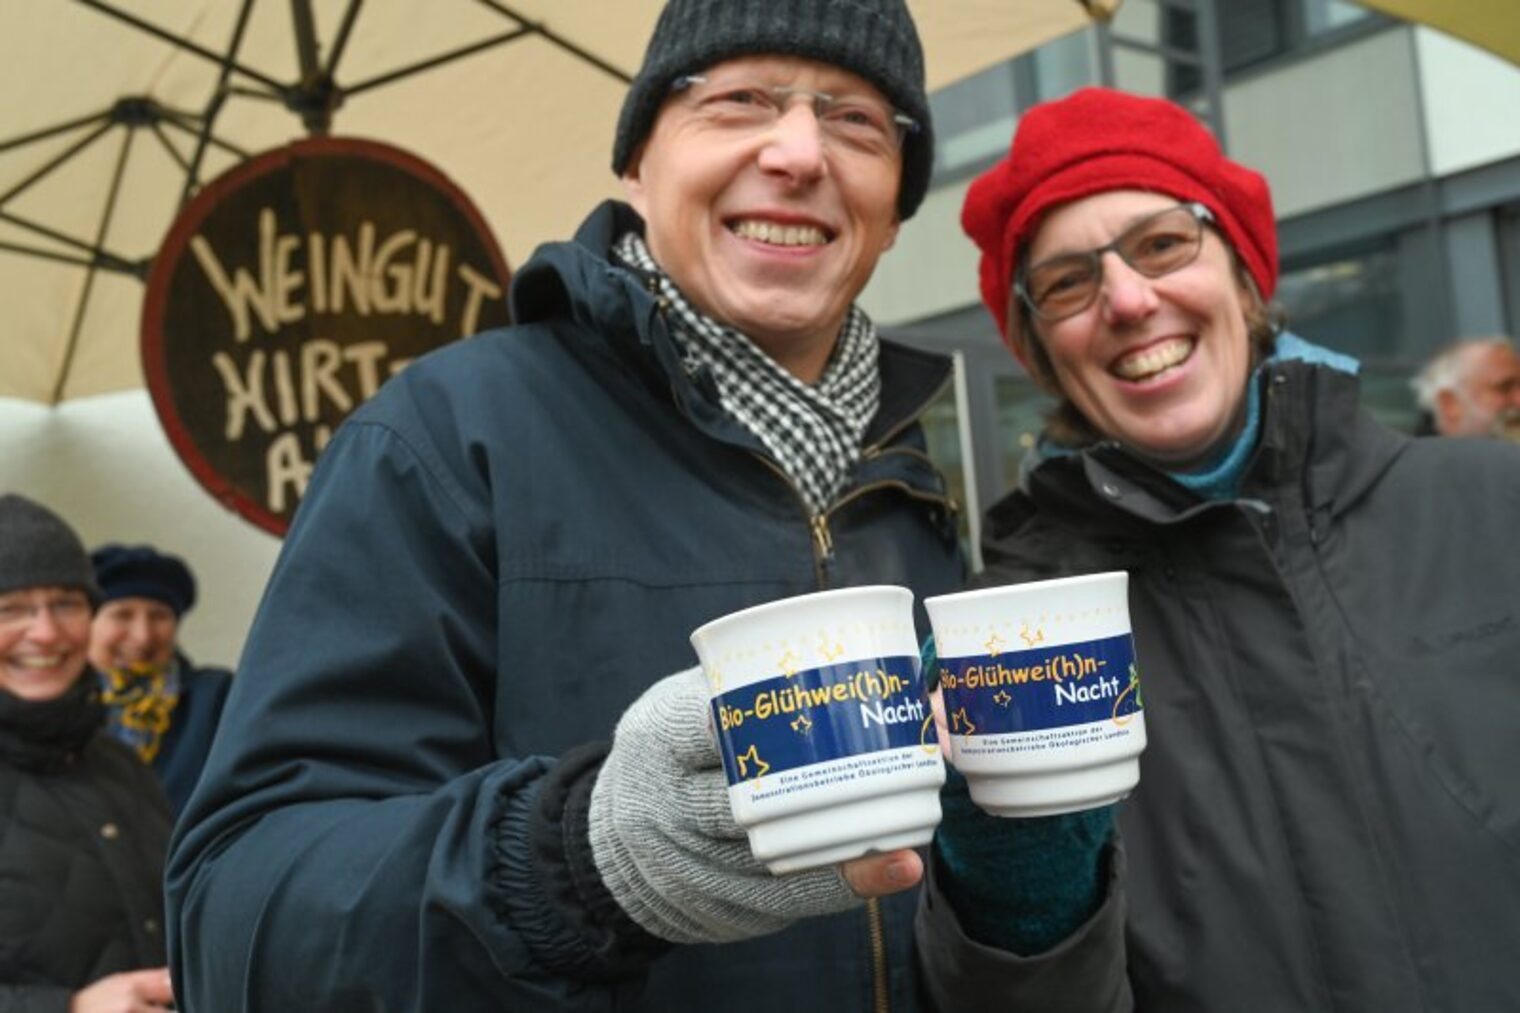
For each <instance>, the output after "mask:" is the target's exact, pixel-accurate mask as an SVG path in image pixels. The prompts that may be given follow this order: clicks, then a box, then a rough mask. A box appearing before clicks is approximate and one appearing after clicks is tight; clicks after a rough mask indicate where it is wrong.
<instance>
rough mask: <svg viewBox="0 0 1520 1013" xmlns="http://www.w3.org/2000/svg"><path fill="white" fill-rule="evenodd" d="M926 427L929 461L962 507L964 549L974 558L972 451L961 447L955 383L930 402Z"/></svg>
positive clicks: (961, 524)
mask: <svg viewBox="0 0 1520 1013" xmlns="http://www.w3.org/2000/svg"><path fill="white" fill-rule="evenodd" d="M920 422H921V423H922V425H923V427H924V441H925V443H926V444H927V446H928V448H929V459H930V460H932V461H933V462H934V465H935V467H937V468H939V470H940V471H941V472H943V473H944V476H945V486H946V488H947V489H948V491H949V493H950V496H951V497H952V498H953V499H954V500H955V502H956V504H957V505H958V506H959V507H960V514H959V516H958V518H957V523H958V527H959V530H960V538H961V549H962V550H963V551H964V552H965V553H966V558H967V559H971V558H973V557H972V555H971V526H970V525H971V512H972V510H974V509H976V507H975V506H974V505H972V506H970V507H969V508H968V503H969V500H968V499H967V496H966V465H965V461H966V453H967V451H968V450H969V449H970V448H967V447H963V446H962V445H961V427H960V413H959V410H958V409H957V407H956V397H955V384H953V383H951V384H946V385H945V389H944V390H942V391H940V393H939V396H938V397H936V398H935V399H934V401H933V402H931V403H930V405H929V407H928V408H927V409H925V411H924V414H923V415H922V417H921V418H920Z"/></svg>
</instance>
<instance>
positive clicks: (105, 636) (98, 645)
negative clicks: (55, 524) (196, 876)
mask: <svg viewBox="0 0 1520 1013" xmlns="http://www.w3.org/2000/svg"><path fill="white" fill-rule="evenodd" d="M90 561H91V562H92V563H93V564H94V567H95V583H96V584H97V585H99V587H100V594H101V606H100V609H99V611H97V612H96V613H95V620H94V622H93V623H91V625H90V663H91V664H92V665H94V666H95V668H96V670H97V671H99V672H100V673H101V676H102V677H103V685H104V690H105V703H106V706H107V708H108V714H109V725H108V727H109V728H110V731H111V734H113V735H114V736H116V737H117V738H118V739H120V740H121V741H122V742H124V743H126V744H127V745H128V746H131V747H132V749H133V750H134V751H136V753H137V755H138V757H139V758H140V759H141V760H142V761H143V762H144V763H147V764H149V765H151V766H152V767H153V772H154V773H155V774H157V775H158V778H159V781H160V782H161V783H162V784H163V786H164V794H165V795H167V796H168V798H169V805H170V808H172V809H173V811H174V812H175V813H176V814H177V813H178V812H179V811H180V810H181V809H183V808H184V806H185V801H186V800H187V799H189V797H190V789H192V788H194V787H195V782H196V780H197V779H199V777H200V774H201V767H202V765H203V764H205V762H206V753H207V752H209V751H210V749H211V737H212V735H214V734H215V732H216V726H217V722H218V720H219V719H220V718H221V714H222V705H223V704H224V703H226V701H227V691H228V690H229V689H231V688H232V673H231V672H228V671H227V670H226V669H222V668H199V667H197V666H196V665H195V663H194V662H192V661H191V660H190V659H189V657H187V656H186V655H185V653H184V651H183V650H181V649H180V647H179V625H180V621H181V620H182V619H183V618H184V615H185V613H186V612H188V611H190V609H191V607H193V606H194V605H195V577H194V575H192V574H191V572H190V568H189V567H188V566H186V565H185V561H184V560H183V559H180V558H179V557H178V556H171V555H168V554H167V553H162V552H159V551H158V550H157V549H155V548H154V547H153V546H151V545H102V546H101V547H100V548H98V549H96V550H95V551H94V552H93V553H91V554H90Z"/></svg>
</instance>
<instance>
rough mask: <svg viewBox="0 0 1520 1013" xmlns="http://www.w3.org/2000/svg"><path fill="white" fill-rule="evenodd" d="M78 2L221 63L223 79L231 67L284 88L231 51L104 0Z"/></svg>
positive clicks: (241, 17) (258, 79)
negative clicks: (236, 59) (201, 42)
mask: <svg viewBox="0 0 1520 1013" xmlns="http://www.w3.org/2000/svg"><path fill="white" fill-rule="evenodd" d="M77 2H79V3H82V4H84V5H85V6H86V7H91V8H93V9H95V10H97V11H100V12H101V13H102V14H107V15H110V16H111V17H113V18H116V19H117V20H118V21H124V22H126V23H127V24H129V25H131V26H132V27H133V28H136V29H138V30H140V31H144V32H147V33H148V34H149V35H152V36H154V37H155V38H158V39H162V40H163V41H164V42H167V43H169V44H170V45H172V46H177V47H178V48H180V49H183V50H185V51H186V52H188V53H194V54H195V55H196V56H199V57H201V58H202V59H205V60H210V61H212V62H213V63H216V64H218V65H220V66H221V67H222V78H223V81H225V80H226V74H227V71H228V69H229V68H230V69H232V70H236V71H237V72H238V73H239V74H242V75H244V76H245V77H251V78H253V79H254V80H255V81H258V82H259V83H261V84H266V85H268V86H269V87H270V88H273V89H274V90H275V91H280V90H281V89H283V88H284V85H282V84H280V82H278V81H276V80H275V79H274V78H272V77H270V76H269V75H267V74H263V73H260V72H259V71H257V70H254V69H253V68H252V67H245V66H243V65H242V64H237V63H233V62H232V54H230V53H229V54H228V55H227V56H225V57H223V56H221V55H219V54H217V53H214V52H212V51H211V50H209V49H206V48H205V47H204V46H199V45H196V44H195V43H194V42H191V41H190V40H189V39H182V38H180V37H179V36H178V35H175V34H174V33H173V32H170V31H167V30H165V29H163V28H160V27H158V26H157V25H155V24H153V23H152V22H149V21H144V20H143V19H142V18H139V17H137V16H135V15H132V14H128V13H127V12H126V11H123V10H118V9H117V8H115V7H112V6H111V5H110V4H108V3H105V2H104V0H77ZM246 18H247V14H246V11H245V13H244V14H243V15H240V17H239V22H240V23H241V22H242V21H243V20H245V19H246ZM239 34H241V28H240V29H239Z"/></svg>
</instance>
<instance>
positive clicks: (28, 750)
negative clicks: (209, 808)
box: [0, 673, 169, 1013]
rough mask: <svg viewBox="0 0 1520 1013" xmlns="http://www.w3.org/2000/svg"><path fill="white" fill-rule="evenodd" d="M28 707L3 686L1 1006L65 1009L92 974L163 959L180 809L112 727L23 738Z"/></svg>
mask: <svg viewBox="0 0 1520 1013" xmlns="http://www.w3.org/2000/svg"><path fill="white" fill-rule="evenodd" d="M86 677H87V678H89V679H94V678H95V675H94V674H93V673H88V674H87V676H86ZM25 707H26V704H25V703H24V702H21V701H18V700H17V699H16V698H15V697H12V696H11V695H10V694H8V693H3V692H0V1011H3V1013H23V1011H24V1013H66V1011H67V1010H68V1008H69V1000H70V997H71V996H72V995H73V994H74V993H75V992H77V991H78V990H79V989H81V988H83V987H85V986H86V985H89V984H90V983H91V982H94V981H96V980H98V979H100V978H103V977H105V976H106V975H109V974H116V973H119V972H122V971H136V970H140V969H142V968H148V967H163V966H164V963H165V959H164V930H163V887H162V882H163V868H164V852H165V850H166V849H167V848H168V844H169V807H168V804H167V803H166V802H165V801H164V798H163V794H162V792H161V791H160V790H159V787H158V782H157V781H156V780H154V777H153V774H152V773H151V772H150V771H149V770H148V768H147V767H145V766H143V765H142V763H141V762H140V761H139V760H138V759H137V757H136V756H135V755H133V753H132V752H131V750H129V749H127V747H125V746H123V745H122V744H121V743H119V742H117V741H115V740H114V739H112V738H111V737H110V736H108V735H106V734H105V732H104V731H96V732H95V733H94V734H93V735H92V736H90V737H89V738H88V739H87V740H86V741H85V742H84V744H83V746H82V747H76V746H74V745H63V744H55V743H49V744H47V745H46V746H45V747H41V748H39V746H38V744H36V743H26V744H23V743H21V742H20V741H18V731H17V729H18V727H21V725H22V724H24V721H25V718H24V716H23V715H22V714H21V710H22V709H24V708H25ZM97 716H98V717H103V714H101V713H100V712H98V711H97ZM17 747H21V748H17Z"/></svg>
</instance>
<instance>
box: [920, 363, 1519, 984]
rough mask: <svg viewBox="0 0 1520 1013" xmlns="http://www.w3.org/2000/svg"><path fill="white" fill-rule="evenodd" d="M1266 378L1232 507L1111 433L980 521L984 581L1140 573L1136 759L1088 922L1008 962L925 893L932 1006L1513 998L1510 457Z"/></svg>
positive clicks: (1514, 508) (1515, 740) (1320, 384)
mask: <svg viewBox="0 0 1520 1013" xmlns="http://www.w3.org/2000/svg"><path fill="white" fill-rule="evenodd" d="M1265 372H1266V376H1265V379H1264V381H1263V382H1264V385H1265V387H1264V389H1265V402H1266V403H1265V416H1264V423H1263V432H1262V442H1261V445H1260V447H1259V449H1258V451H1257V453H1256V455H1255V457H1254V459H1253V461H1252V463H1251V465H1250V467H1249V470H1248V472H1247V476H1246V479H1245V483H1244V486H1243V490H1242V495H1241V497H1240V498H1239V499H1238V500H1235V501H1224V502H1208V503H1201V502H1199V501H1198V500H1197V499H1195V498H1194V497H1193V496H1192V495H1191V494H1189V493H1187V492H1185V491H1183V490H1182V489H1181V487H1180V486H1177V485H1176V484H1174V483H1172V482H1170V481H1169V480H1167V479H1165V478H1164V477H1162V476H1161V475H1159V474H1157V473H1156V472H1154V471H1151V470H1149V469H1147V468H1145V467H1143V466H1141V465H1139V464H1138V463H1136V462H1135V461H1134V460H1133V459H1132V458H1129V457H1128V456H1127V455H1125V454H1123V453H1122V452H1120V451H1119V450H1118V449H1117V448H1116V447H1114V446H1113V445H1107V446H1100V447H1098V448H1096V449H1094V450H1091V451H1088V452H1085V453H1083V454H1079V455H1074V456H1071V457H1065V458H1056V459H1051V460H1048V461H1046V462H1044V463H1043V464H1041V465H1040V466H1039V467H1038V468H1036V469H1035V470H1034V472H1033V473H1032V474H1031V476H1030V477H1029V480H1028V482H1027V487H1028V492H1027V493H1022V492H1021V493H1016V494H1014V495H1013V496H1011V497H1010V498H1008V499H1007V500H1005V501H1004V502H1003V503H1001V504H999V505H998V506H997V507H994V509H993V511H992V514H991V518H990V520H991V524H990V528H989V530H990V532H991V534H990V536H989V551H988V554H987V559H988V570H987V573H986V574H985V575H984V578H983V580H984V582H998V583H1010V582H1022V581H1027V580H1032V579H1038V578H1044V577H1051V576H1057V575H1065V574H1078V573H1089V572H1096V571H1101V570H1114V569H1122V570H1128V571H1129V572H1130V605H1131V610H1132V614H1133V620H1134V629H1135V643H1136V649H1137V652H1138V655H1139V663H1140V671H1141V680H1142V687H1143V692H1144V698H1145V709H1146V732H1147V737H1148V741H1149V745H1148V746H1147V749H1146V752H1145V753H1144V755H1143V756H1142V757H1141V761H1140V785H1139V788H1138V789H1137V790H1136V792H1135V793H1134V794H1133V795H1132V796H1131V797H1130V798H1129V800H1128V801H1127V802H1125V803H1124V804H1123V805H1122V807H1121V810H1120V817H1119V824H1120V833H1121V838H1122V840H1123V844H1124V851H1123V854H1122V855H1121V862H1120V863H1119V864H1120V866H1121V868H1120V869H1119V870H1117V871H1116V875H1115V879H1114V880H1113V883H1112V884H1111V889H1110V895H1109V897H1108V902H1107V904H1106V905H1105V907H1104V908H1103V909H1102V910H1101V911H1100V912H1099V913H1098V914H1097V915H1096V916H1095V917H1094V919H1093V920H1092V921H1091V922H1090V923H1089V924H1088V925H1087V926H1086V927H1085V928H1084V929H1083V930H1082V931H1081V932H1079V933H1078V935H1077V937H1076V938H1074V939H1072V940H1069V941H1068V942H1067V943H1065V944H1063V945H1062V946H1060V947H1058V948H1057V949H1056V950H1055V951H1053V952H1052V953H1050V954H1047V955H1045V956H1042V957H1037V958H1034V959H1029V960H1020V959H1017V958H1012V957H1010V956H1009V955H1007V954H1000V953H998V952H996V951H993V950H989V949H987V948H985V947H979V946H976V945H974V944H971V943H968V942H967V941H966V940H965V939H964V937H962V936H960V935H959V932H958V927H957V926H956V925H955V921H954V917H953V914H952V912H950V910H949V907H948V905H947V904H946V903H945V902H944V898H943V897H942V896H939V895H937V894H934V893H931V894H930V895H929V896H928V900H927V902H926V905H925V908H924V910H923V913H922V914H923V917H922V920H921V923H920V935H921V937H922V939H925V940H930V939H932V940H933V942H932V943H929V942H924V943H923V945H924V946H925V950H924V954H923V956H924V959H925V962H926V967H927V969H928V975H929V977H930V979H932V980H933V982H934V986H935V988H934V991H935V992H936V994H937V995H938V997H939V1001H940V1003H941V1005H942V1008H944V1009H945V1010H947V1011H949V1010H954V1011H960V1010H963V1009H973V1008H974V1009H985V1010H1007V1011H1010V1013H1026V1011H1038V1010H1045V1009H1061V1010H1067V1009H1073V1010H1124V1009H1129V1008H1131V1006H1133V1008H1135V1009H1138V1010H1141V1011H1143V1013H1192V1011H1199V1013H1202V1011H1220V1010H1229V1011H1231V1013H1258V1011H1259V1013H1280V1011H1283V1010H1315V1011H1326V1013H1329V1011H1338V1013H1339V1011H1343V1013H1374V1011H1375V1013H1404V1011H1409V1013H1414V1011H1422V1013H1430V1011H1442V1013H1476V1011H1479V1010H1483V1011H1488V1010H1493V1011H1498V1010H1516V1009H1520V977H1517V976H1516V974H1515V970H1516V967H1517V966H1520V777H1516V769H1517V765H1520V545H1517V539H1516V526H1517V524H1520V447H1515V446H1511V445H1506V444H1501V443H1499V442H1497V441H1484V440H1433V439H1420V440H1411V439H1409V438H1407V437H1403V436H1400V435H1398V434H1395V433H1393V432H1391V431H1390V430H1388V429H1385V428H1383V427H1382V426H1380V425H1378V424H1377V423H1376V422H1374V421H1373V420H1372V419H1371V418H1370V417H1369V416H1367V415H1366V414H1365V413H1363V412H1361V411H1360V410H1359V409H1358V408H1357V387H1356V382H1355V380H1354V379H1353V378H1352V377H1350V376H1348V375H1346V374H1343V373H1339V372H1336V371H1334V370H1331V369H1327V368H1325V367H1319V366H1310V365H1307V364H1304V363H1297V362H1285V363H1270V364H1268V366H1267V367H1266V370H1265ZM1123 860H1127V869H1126V868H1123V865H1124V861H1123ZM1126 907H1127V916H1126ZM1126 917H1127V921H1126ZM1121 925H1122V926H1123V931H1122V932H1121V931H1120V927H1121Z"/></svg>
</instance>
